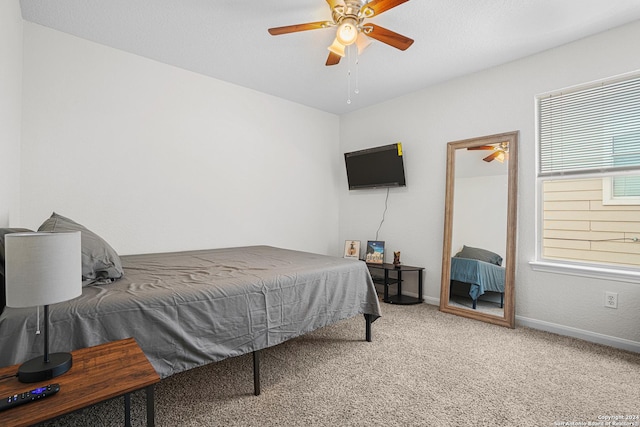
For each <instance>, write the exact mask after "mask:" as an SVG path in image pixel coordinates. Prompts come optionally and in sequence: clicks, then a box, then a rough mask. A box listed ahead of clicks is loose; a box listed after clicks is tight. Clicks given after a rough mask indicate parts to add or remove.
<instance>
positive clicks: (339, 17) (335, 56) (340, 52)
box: [269, 0, 413, 65]
mask: <svg viewBox="0 0 640 427" xmlns="http://www.w3.org/2000/svg"><path fill="white" fill-rule="evenodd" d="M326 1H327V3H328V4H329V7H331V17H332V21H319V22H309V23H306V24H296V25H287V26H285V27H276V28H269V34H271V35H273V36H277V35H280V34H288V33H295V32H298V31H306V30H318V29H322V28H329V27H337V31H336V38H335V40H334V41H333V44H331V46H329V47H328V49H329V57H328V58H327V62H326V65H336V64H337V63H338V62H340V58H343V57H344V56H345V48H346V47H347V46H349V45H352V44H354V43H355V44H356V46H357V48H358V53H359V54H360V53H362V51H363V50H364V49H365V48H366V47H367V46H369V44H371V40H369V37H371V38H372V39H376V40H379V41H381V42H383V43H386V44H388V45H389V46H393V47H395V48H397V49H400V50H406V49H408V48H409V46H411V44H413V40H412V39H410V38H408V37H405V36H403V35H401V34H398V33H394V32H393V31H391V30H387V29H386V28H383V27H380V26H379V25H375V24H371V23H369V22H364V21H365V19H369V18H372V17H374V16H377V15H380V14H381V13H382V12H386V11H387V10H389V9H391V8H394V7H396V6H399V5H401V4H402V3H405V2H407V1H409V0H371V1H369V0H343V1H341V0H326Z"/></svg>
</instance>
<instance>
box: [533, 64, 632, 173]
mask: <svg viewBox="0 0 640 427" xmlns="http://www.w3.org/2000/svg"><path fill="white" fill-rule="evenodd" d="M538 120H539V123H538V130H539V138H540V140H539V149H540V153H539V156H540V157H539V159H540V162H539V165H540V169H539V171H538V172H539V176H554V175H563V174H570V173H586V172H607V171H614V170H634V169H640V76H634V77H632V78H629V79H626V80H623V81H621V80H616V81H612V82H604V83H601V84H599V85H598V86H595V87H589V88H586V89H581V90H575V91H569V92H563V93H558V94H553V95H549V96H544V97H541V98H539V99H538Z"/></svg>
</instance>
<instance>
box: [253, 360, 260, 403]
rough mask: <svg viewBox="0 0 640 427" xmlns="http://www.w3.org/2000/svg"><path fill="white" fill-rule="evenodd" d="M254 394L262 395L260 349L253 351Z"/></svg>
mask: <svg viewBox="0 0 640 427" xmlns="http://www.w3.org/2000/svg"><path fill="white" fill-rule="evenodd" d="M253 394H254V395H256V396H260V350H255V351H254V352H253Z"/></svg>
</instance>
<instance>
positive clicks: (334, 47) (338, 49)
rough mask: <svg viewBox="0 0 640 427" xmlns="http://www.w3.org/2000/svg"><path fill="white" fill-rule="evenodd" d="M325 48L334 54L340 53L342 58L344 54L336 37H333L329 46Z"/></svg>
mask: <svg viewBox="0 0 640 427" xmlns="http://www.w3.org/2000/svg"><path fill="white" fill-rule="evenodd" d="M327 49H329V51H331V52H333V53H335V54H336V55H340V56H341V57H343V58H344V55H345V53H344V46H343V45H342V44H340V42H339V41H338V39H334V40H333V43H332V44H331V46H329V47H328V48H327Z"/></svg>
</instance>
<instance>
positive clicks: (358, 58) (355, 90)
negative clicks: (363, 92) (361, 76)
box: [353, 51, 360, 95]
mask: <svg viewBox="0 0 640 427" xmlns="http://www.w3.org/2000/svg"><path fill="white" fill-rule="evenodd" d="M359 63H360V55H359V54H358V52H357V51H356V88H355V89H354V91H353V93H355V94H356V95H357V94H359V93H360V89H359V88H358V64H359Z"/></svg>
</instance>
